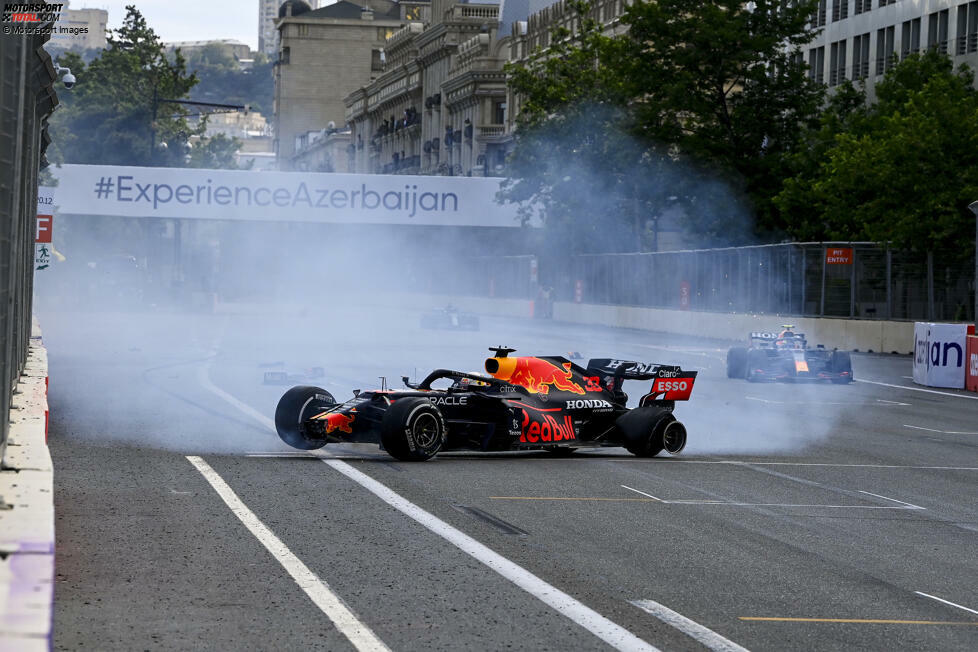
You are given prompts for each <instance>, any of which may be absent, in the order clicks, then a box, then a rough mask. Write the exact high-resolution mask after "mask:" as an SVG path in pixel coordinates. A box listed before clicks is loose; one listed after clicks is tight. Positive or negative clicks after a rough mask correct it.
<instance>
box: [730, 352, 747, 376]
mask: <svg viewBox="0 0 978 652" xmlns="http://www.w3.org/2000/svg"><path fill="white" fill-rule="evenodd" d="M746 375H747V349H745V348H744V347H742V346H732V347H730V349H729V350H728V351H727V378H744V377H746Z"/></svg>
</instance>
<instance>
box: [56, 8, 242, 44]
mask: <svg viewBox="0 0 978 652" xmlns="http://www.w3.org/2000/svg"><path fill="white" fill-rule="evenodd" d="M130 4H134V5H136V9H138V10H139V11H140V13H142V14H143V16H144V17H145V18H146V22H147V23H148V24H149V26H150V27H151V28H152V29H153V31H154V32H156V33H157V34H158V35H159V36H160V38H161V39H163V41H164V42H166V41H207V40H212V39H235V40H237V41H241V42H242V43H247V44H248V45H249V46H250V47H251V49H252V50H255V49H257V48H258V0H207V1H206V2H200V0H71V2H70V5H69V8H70V9H105V10H107V11H108V12H109V28H110V29H112V28H117V27H119V26H120V25H121V24H122V19H123V18H124V17H125V15H126V5H130Z"/></svg>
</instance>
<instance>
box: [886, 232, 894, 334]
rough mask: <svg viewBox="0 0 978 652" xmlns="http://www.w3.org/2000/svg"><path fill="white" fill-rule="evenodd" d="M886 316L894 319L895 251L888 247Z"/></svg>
mask: <svg viewBox="0 0 978 652" xmlns="http://www.w3.org/2000/svg"><path fill="white" fill-rule="evenodd" d="M886 318H887V319H893V251H891V250H890V248H889V247H887V248H886Z"/></svg>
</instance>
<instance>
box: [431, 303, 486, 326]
mask: <svg viewBox="0 0 978 652" xmlns="http://www.w3.org/2000/svg"><path fill="white" fill-rule="evenodd" d="M421 328H427V329H446V330H459V331H477V330H479V316H478V315H473V314H472V313H468V312H462V311H461V310H459V309H458V308H456V307H455V306H453V305H451V304H449V305H448V306H446V307H444V308H436V309H435V310H430V311H428V312H426V313H425V314H423V315H421Z"/></svg>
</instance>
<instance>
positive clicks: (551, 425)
mask: <svg viewBox="0 0 978 652" xmlns="http://www.w3.org/2000/svg"><path fill="white" fill-rule="evenodd" d="M575 439H577V436H576V435H575V434H574V422H573V421H572V420H571V418H570V417H569V416H566V415H565V416H564V418H563V421H557V419H554V418H553V417H552V416H550V415H549V414H544V415H542V419H541V420H539V421H538V420H536V419H533V418H531V417H530V413H529V412H524V413H523V425H522V428H521V429H520V443H523V444H539V443H541V442H547V443H552V442H560V441H574V440H575Z"/></svg>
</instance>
